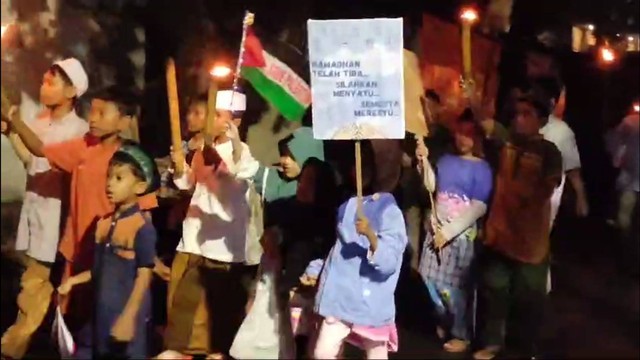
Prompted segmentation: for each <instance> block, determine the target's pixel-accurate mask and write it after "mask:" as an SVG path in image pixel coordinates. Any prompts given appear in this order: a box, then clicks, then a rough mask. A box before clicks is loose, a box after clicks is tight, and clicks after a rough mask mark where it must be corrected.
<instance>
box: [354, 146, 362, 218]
mask: <svg viewBox="0 0 640 360" xmlns="http://www.w3.org/2000/svg"><path fill="white" fill-rule="evenodd" d="M355 151H356V191H357V194H358V203H357V207H356V211H357V214H358V218H361V217H363V216H364V213H363V211H362V153H361V151H360V140H356V148H355Z"/></svg>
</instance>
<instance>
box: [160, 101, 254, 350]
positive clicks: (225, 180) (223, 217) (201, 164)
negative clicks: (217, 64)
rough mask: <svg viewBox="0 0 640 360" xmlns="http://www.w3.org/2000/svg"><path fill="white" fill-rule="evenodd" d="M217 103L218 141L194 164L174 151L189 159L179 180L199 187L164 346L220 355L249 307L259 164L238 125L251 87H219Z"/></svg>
mask: <svg viewBox="0 0 640 360" xmlns="http://www.w3.org/2000/svg"><path fill="white" fill-rule="evenodd" d="M216 106H217V109H216V111H217V116H216V118H215V123H214V124H213V126H212V134H211V135H212V137H213V141H214V143H213V144H212V145H207V144H203V146H202V147H201V148H199V149H198V150H197V151H196V152H195V154H194V156H193V159H192V160H191V163H190V164H187V162H186V160H185V159H184V157H183V156H181V155H179V154H178V153H177V152H172V160H173V162H174V164H176V163H183V164H184V173H182V174H177V173H176V174H174V183H175V184H176V186H177V187H178V188H179V189H181V190H190V189H193V191H194V193H193V196H192V198H191V203H190V206H189V210H188V211H187V215H186V218H185V219H184V222H183V235H182V239H181V240H180V243H179V245H178V248H177V254H176V257H175V259H174V261H173V264H172V268H171V280H170V284H169V296H168V326H167V330H166V334H165V347H166V348H167V349H170V350H173V351H179V352H181V353H188V354H200V355H210V356H214V357H220V356H222V355H225V354H227V353H228V351H229V348H230V347H231V344H232V342H233V339H234V336H235V333H236V332H237V330H238V328H239V327H240V324H241V323H242V320H243V318H244V315H245V305H246V302H247V290H246V289H245V287H244V286H243V277H245V275H246V273H247V271H248V269H247V267H246V266H245V261H246V260H247V259H246V246H247V243H248V242H249V241H251V240H250V239H249V234H248V231H249V230H248V229H249V227H250V220H251V219H250V218H251V216H250V214H251V210H250V206H249V201H248V193H249V192H248V190H249V186H250V181H251V179H252V178H253V177H254V175H255V174H256V172H257V171H258V167H259V164H258V162H257V161H256V160H255V159H254V158H253V157H252V156H251V152H250V151H249V147H248V146H247V145H246V144H244V143H243V142H242V141H241V140H240V138H239V134H238V130H237V125H239V122H240V117H241V115H240V114H241V113H242V112H244V110H245V109H246V97H245V95H244V94H241V93H239V92H234V91H218V94H217V99H216ZM234 154H235V156H234ZM220 291H222V292H223V296H221V293H220Z"/></svg>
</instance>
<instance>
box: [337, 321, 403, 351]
mask: <svg viewBox="0 0 640 360" xmlns="http://www.w3.org/2000/svg"><path fill="white" fill-rule="evenodd" d="M367 341H376V342H380V341H384V342H386V343H387V350H389V352H396V351H398V329H397V328H396V324H395V323H392V324H389V325H384V326H379V327H373V326H361V325H353V326H352V327H351V334H349V336H348V337H347V342H348V343H350V344H351V345H354V346H357V347H359V348H360V349H363V350H364V349H365V347H364V344H365V343H366V342H367Z"/></svg>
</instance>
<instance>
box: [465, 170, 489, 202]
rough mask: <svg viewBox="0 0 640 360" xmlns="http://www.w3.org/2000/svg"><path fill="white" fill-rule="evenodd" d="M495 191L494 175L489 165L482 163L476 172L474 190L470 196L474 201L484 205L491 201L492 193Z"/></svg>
mask: <svg viewBox="0 0 640 360" xmlns="http://www.w3.org/2000/svg"><path fill="white" fill-rule="evenodd" d="M492 190H493V173H492V171H491V167H490V166H489V164H488V163H486V162H482V163H480V165H479V166H478V169H477V171H475V172H474V177H473V188H472V192H471V194H470V196H469V197H470V198H471V199H472V200H477V201H479V202H482V203H485V204H486V203H487V202H488V201H489V196H491V191H492Z"/></svg>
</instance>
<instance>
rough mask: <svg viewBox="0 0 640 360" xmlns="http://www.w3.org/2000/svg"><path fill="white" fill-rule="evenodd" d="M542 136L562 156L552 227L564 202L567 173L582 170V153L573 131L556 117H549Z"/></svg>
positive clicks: (554, 195)
mask: <svg viewBox="0 0 640 360" xmlns="http://www.w3.org/2000/svg"><path fill="white" fill-rule="evenodd" d="M540 134H542V136H543V137H544V139H545V140H547V141H550V142H552V143H553V144H554V145H555V146H556V147H557V148H558V150H560V154H561V155H562V170H563V173H562V181H561V182H560V186H558V187H557V188H556V189H555V190H554V192H553V195H552V196H551V225H552V226H553V222H554V221H555V218H556V215H557V214H558V209H559V208H560V201H561V200H562V192H563V190H564V181H565V178H566V176H565V173H566V172H568V171H571V170H574V169H578V168H580V166H581V165H580V153H579V152H578V145H577V144H576V136H575V134H574V133H573V130H571V128H570V127H569V125H567V123H566V122H564V121H562V120H561V119H559V118H557V117H555V116H554V115H550V116H549V122H547V124H546V125H545V126H544V127H542V128H541V129H540Z"/></svg>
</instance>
